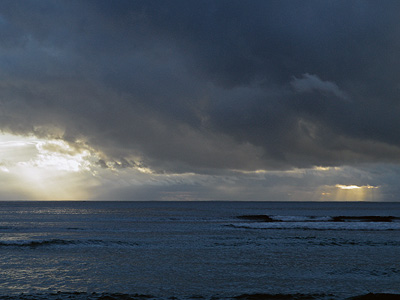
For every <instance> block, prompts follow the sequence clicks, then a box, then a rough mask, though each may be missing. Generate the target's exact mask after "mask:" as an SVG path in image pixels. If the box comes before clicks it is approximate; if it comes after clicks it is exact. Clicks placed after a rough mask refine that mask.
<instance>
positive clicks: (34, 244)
mask: <svg viewBox="0 0 400 300" xmlns="http://www.w3.org/2000/svg"><path fill="white" fill-rule="evenodd" d="M68 245H77V246H103V247H104V246H122V247H132V246H137V245H138V244H137V243H132V242H125V241H104V240H63V239H49V240H8V241H0V248H1V247H21V248H38V247H49V246H68ZM0 299H1V298H0Z"/></svg>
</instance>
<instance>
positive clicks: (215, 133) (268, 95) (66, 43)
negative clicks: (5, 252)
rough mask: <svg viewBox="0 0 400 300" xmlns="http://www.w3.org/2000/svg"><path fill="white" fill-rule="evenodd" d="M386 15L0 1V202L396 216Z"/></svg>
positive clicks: (397, 141) (399, 82) (373, 5)
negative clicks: (250, 204) (321, 207)
mask: <svg viewBox="0 0 400 300" xmlns="http://www.w3.org/2000/svg"><path fill="white" fill-rule="evenodd" d="M399 164H400V2H399V1H397V0H393V1H388V0H382V1H377V0H375V1H369V0H362V1H361V0H343V1H342V0H335V1H330V0H324V1H321V0H304V1H292V0H288V1H287V0H279V1H278V0H271V1H265V0H260V1H258V0H250V1H237V0H218V1H216V0H214V1H208V0H202V1H199V0H182V1H180V0H171V1H161V0H160V1H157V0H144V1H135V0H129V1H125V0H115V1H108V0H107V1H106V0H58V1H54V0H32V1H31V0H23V1H14V0H2V1H0V200H255V201H399V196H398V195H399V192H400V185H399V184H398V183H399V182H400V165H399Z"/></svg>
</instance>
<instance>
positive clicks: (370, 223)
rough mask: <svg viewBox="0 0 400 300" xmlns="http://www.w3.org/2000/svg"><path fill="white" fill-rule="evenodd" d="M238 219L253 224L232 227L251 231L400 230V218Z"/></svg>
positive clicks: (258, 216)
mask: <svg viewBox="0 0 400 300" xmlns="http://www.w3.org/2000/svg"><path fill="white" fill-rule="evenodd" d="M237 218H238V219H241V220H246V221H251V222H246V223H233V224H230V225H231V226H233V227H238V228H250V229H312V230H400V218H398V217H394V216H322V217H321V216H279V215H273V216H270V215H243V216H238V217H237Z"/></svg>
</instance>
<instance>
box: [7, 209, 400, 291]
mask: <svg viewBox="0 0 400 300" xmlns="http://www.w3.org/2000/svg"><path fill="white" fill-rule="evenodd" d="M260 215H261V216H268V217H269V218H271V220H270V221H268V222H266V221H265V220H264V221H263V220H262V219H257V218H251V217H248V216H260ZM243 216H247V217H248V218H247V219H246V218H243ZM346 216H348V217H350V218H347V219H346V218H343V217H346ZM366 216H367V217H368V218H365V217H366ZM376 216H385V217H386V216H390V217H391V218H390V219H388V220H384V219H377V220H376V219H371V218H369V217H376ZM238 217H239V218H238ZM335 217H336V219H335ZM338 217H341V218H338ZM398 218H400V203H282V202H281V203H277V202H0V268H1V275H0V295H17V294H20V293H24V294H25V295H38V294H45V295H46V293H47V295H50V294H51V293H57V292H58V291H60V292H62V293H64V294H63V295H69V296H71V295H73V294H71V293H85V294H84V295H89V294H90V295H91V293H93V292H95V293H110V294H115V293H124V294H131V295H132V294H141V295H152V296H154V297H160V298H168V297H172V296H175V297H181V298H185V297H192V296H194V295H196V296H202V297H206V298H207V297H208V298H209V297H213V296H215V297H233V296H235V295H242V294H254V293H268V294H296V293H302V294H307V295H309V294H318V295H325V296H326V295H332V297H333V298H334V297H338V298H343V297H350V296H354V295H358V294H365V293H368V292H374V293H384V292H386V293H400V290H399V286H400V220H399V219H398ZM383 220H384V221H383ZM68 293H70V294H68ZM76 295H78V294H76ZM57 297H59V296H57ZM66 298H68V297H66ZM320 298H321V299H322V298H323V296H321V297H320Z"/></svg>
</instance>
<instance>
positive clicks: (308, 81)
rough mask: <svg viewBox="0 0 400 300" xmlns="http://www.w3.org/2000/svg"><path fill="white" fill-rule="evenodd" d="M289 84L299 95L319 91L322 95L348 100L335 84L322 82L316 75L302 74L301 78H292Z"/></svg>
mask: <svg viewBox="0 0 400 300" xmlns="http://www.w3.org/2000/svg"><path fill="white" fill-rule="evenodd" d="M290 84H291V85H292V86H293V88H294V89H295V90H296V91H297V92H299V93H307V92H313V91H320V92H322V93H331V94H333V95H335V96H336V97H338V98H340V99H343V100H347V99H348V96H347V95H346V93H345V92H344V91H342V90H340V89H339V87H338V86H337V85H336V84H335V83H333V82H330V81H323V80H321V79H320V78H319V77H318V76H317V75H310V74H308V73H306V74H303V76H302V78H296V77H294V79H293V80H292V81H291V82H290Z"/></svg>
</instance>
